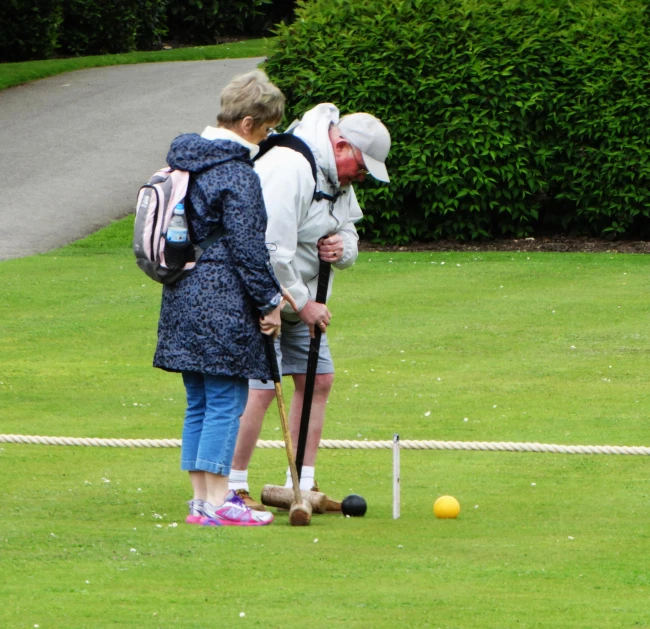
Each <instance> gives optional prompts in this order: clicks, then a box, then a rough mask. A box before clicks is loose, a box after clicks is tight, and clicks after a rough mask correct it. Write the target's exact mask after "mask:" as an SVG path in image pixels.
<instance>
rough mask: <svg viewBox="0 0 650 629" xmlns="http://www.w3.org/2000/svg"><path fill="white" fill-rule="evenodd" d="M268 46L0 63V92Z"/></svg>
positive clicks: (251, 53) (250, 43)
mask: <svg viewBox="0 0 650 629" xmlns="http://www.w3.org/2000/svg"><path fill="white" fill-rule="evenodd" d="M270 47H271V40H269V39H250V40H247V41H241V42H231V43H228V44H218V45H216V46H197V47H193V48H175V49H173V50H157V51H143V52H129V53H124V54H119V55H95V56H90V57H71V58H68V59H46V60H42V61H22V62H18V63H0V89H5V88H7V87H12V86H14V85H20V84H21V83H26V82H27V81H34V80H36V79H43V78H45V77H48V76H54V75H56V74H62V73H64V72H71V71H72V70H82V69H85V68H98V67H103V66H114V65H123V64H131V63H151V62H158V61H203V60H208V59H242V58H245V57H264V56H266V55H267V54H269V52H270Z"/></svg>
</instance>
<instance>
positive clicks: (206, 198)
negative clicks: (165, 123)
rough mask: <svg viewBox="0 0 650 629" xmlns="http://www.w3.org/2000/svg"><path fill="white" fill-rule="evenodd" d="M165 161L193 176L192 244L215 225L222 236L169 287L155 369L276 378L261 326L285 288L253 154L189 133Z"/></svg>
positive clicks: (238, 146)
mask: <svg viewBox="0 0 650 629" xmlns="http://www.w3.org/2000/svg"><path fill="white" fill-rule="evenodd" d="M167 163H168V164H169V165H170V166H171V167H172V168H179V169H182V170H188V171H189V172H190V173H191V176H190V184H189V188H188V196H189V201H190V202H189V203H188V204H187V215H188V219H189V223H190V233H191V237H192V242H195V243H198V242H201V241H203V240H204V239H205V238H207V237H208V235H209V234H210V233H211V232H212V230H213V229H214V228H215V227H217V226H222V228H223V229H224V235H223V236H222V237H221V238H219V239H218V240H217V241H216V242H215V243H214V244H213V245H212V246H210V247H209V248H208V249H207V250H206V251H205V252H204V253H203V255H202V256H201V258H200V259H199V261H198V263H197V265H196V267H195V268H194V270H193V271H191V272H190V273H189V274H188V275H187V276H185V277H184V278H183V279H181V280H179V281H178V282H177V283H175V284H172V285H169V286H164V287H163V295H162V304H161V308H160V321H159V323H158V345H157V347H156V353H155V356H154V366H155V367H159V368H161V369H165V370H167V371H198V372H201V373H206V374H211V375H223V376H241V377H245V378H265V379H266V378H270V377H271V373H270V370H269V368H268V364H267V360H266V355H265V350H264V339H263V337H262V333H261V332H260V329H259V323H258V320H259V317H260V311H261V310H262V309H264V308H270V307H271V304H273V303H276V304H277V303H278V301H279V298H278V293H279V291H280V284H279V283H278V281H277V279H276V277H275V275H274V273H273V269H272V267H271V264H270V260H269V252H268V249H267V247H266V244H265V239H264V234H265V231H266V211H265V208H264V201H263V198H262V189H261V186H260V181H259V178H258V176H257V175H256V174H255V171H254V170H253V166H252V161H251V159H250V153H249V150H248V149H247V148H246V147H244V146H243V145H241V144H239V143H237V142H233V141H229V140H207V139H205V138H202V137H201V136H199V135H197V134H186V135H181V136H179V137H177V138H176V139H175V140H174V141H173V142H172V145H171V148H170V150H169V154H168V155H167Z"/></svg>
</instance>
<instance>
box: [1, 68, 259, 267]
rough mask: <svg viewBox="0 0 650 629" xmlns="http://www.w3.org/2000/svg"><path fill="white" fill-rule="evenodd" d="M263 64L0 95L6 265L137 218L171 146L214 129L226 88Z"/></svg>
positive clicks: (86, 80)
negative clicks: (139, 201) (140, 197)
mask: <svg viewBox="0 0 650 629" xmlns="http://www.w3.org/2000/svg"><path fill="white" fill-rule="evenodd" d="M260 61H262V59H259V58H256V59H228V60H219V61H187V62H174V63H145V64H138V65H125V66H113V67H108V68H94V69H91V70H79V71H76V72H70V73H67V74H61V75H59V76H56V77H52V78H49V79H43V80H41V81H36V82H34V83H28V84H26V85H22V86H19V87H14V88H10V89H7V90H2V91H0V189H1V192H0V220H1V221H2V230H1V231H2V240H1V241H0V260H6V259H8V258H17V257H21V256H27V255H32V254H34V253H42V252H45V251H49V250H51V249H55V248H56V247H60V246H62V245H64V244H67V243H70V242H72V241H74V240H77V239H79V238H81V237H83V236H86V235H88V234H90V233H92V232H94V231H96V230H97V229H99V228H101V227H104V226H105V225H107V224H109V223H110V222H111V221H113V220H116V219H119V218H122V217H124V216H126V215H127V214H129V213H130V212H132V211H133V208H134V205H135V197H136V194H137V191H138V188H139V186H140V185H141V184H142V183H144V182H145V181H146V180H147V179H148V178H149V176H150V175H151V174H152V173H153V172H154V171H155V170H156V168H158V167H161V166H164V165H165V156H166V155H167V149H168V148H169V144H170V142H171V140H172V139H173V138H174V137H175V136H176V135H178V134H179V133H187V132H198V133H200V132H201V131H202V130H203V128H204V127H205V126H206V125H208V124H214V122H215V117H216V114H217V111H218V108H219V94H220V93H221V90H222V89H223V87H224V86H225V85H226V84H227V83H228V82H229V81H230V79H231V78H232V77H233V76H235V75H236V74H241V73H242V72H248V71H249V70H252V69H254V68H255V67H256V66H257V64H258V63H259V62H260Z"/></svg>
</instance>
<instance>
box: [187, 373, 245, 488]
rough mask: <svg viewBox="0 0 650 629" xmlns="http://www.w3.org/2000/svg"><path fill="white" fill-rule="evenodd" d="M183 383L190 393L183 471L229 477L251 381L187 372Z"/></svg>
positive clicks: (188, 393)
mask: <svg viewBox="0 0 650 629" xmlns="http://www.w3.org/2000/svg"><path fill="white" fill-rule="evenodd" d="M183 384H185V390H186V392H187V411H186V412H185V423H184V424H183V443H182V446H181V469H182V470H185V471H187V472H201V471H202V472H211V473H212V474H220V475H222V476H228V475H229V474H230V466H231V464H232V457H233V453H234V451H235V442H236V441H237V432H238V431H239V418H240V417H241V415H242V413H243V412H244V408H245V407H246V400H247V398H248V381H247V380H246V379H245V378H238V377H234V376H210V375H207V374H203V373H198V372H195V371H184V372H183Z"/></svg>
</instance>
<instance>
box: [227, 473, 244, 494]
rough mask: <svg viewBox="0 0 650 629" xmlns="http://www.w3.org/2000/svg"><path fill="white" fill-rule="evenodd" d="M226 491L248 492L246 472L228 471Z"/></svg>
mask: <svg viewBox="0 0 650 629" xmlns="http://www.w3.org/2000/svg"><path fill="white" fill-rule="evenodd" d="M228 489H234V490H235V491H237V490H238V489H245V490H246V491H248V470H233V469H231V470H230V476H229V477H228Z"/></svg>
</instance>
